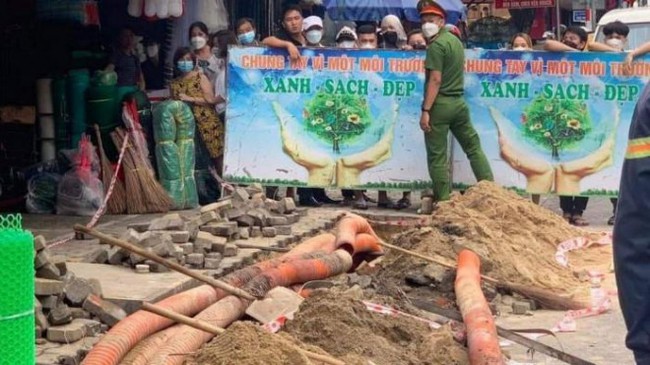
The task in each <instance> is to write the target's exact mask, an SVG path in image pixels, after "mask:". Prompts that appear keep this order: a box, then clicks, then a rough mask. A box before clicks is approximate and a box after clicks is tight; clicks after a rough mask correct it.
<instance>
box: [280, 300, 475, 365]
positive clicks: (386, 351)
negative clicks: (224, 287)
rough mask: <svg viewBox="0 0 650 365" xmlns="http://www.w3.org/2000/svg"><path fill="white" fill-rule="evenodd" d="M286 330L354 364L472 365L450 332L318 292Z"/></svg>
mask: <svg viewBox="0 0 650 365" xmlns="http://www.w3.org/2000/svg"><path fill="white" fill-rule="evenodd" d="M285 330H286V331H287V332H288V333H290V334H291V335H293V336H295V337H296V338H298V339H299V340H301V341H302V342H304V343H309V344H312V345H316V346H318V347H320V348H322V349H323V350H325V351H327V352H328V353H330V354H332V355H334V356H336V357H338V358H340V359H342V360H344V361H346V363H349V364H352V365H361V364H363V365H367V364H369V362H368V360H370V361H372V362H373V363H375V364H377V365H392V364H414V365H415V364H445V365H454V364H468V360H467V354H466V350H465V349H464V348H463V347H462V346H461V345H459V344H458V343H456V342H455V341H454V340H453V338H452V335H451V331H449V330H446V329H441V330H435V331H434V330H431V329H430V328H429V326H428V325H427V324H425V323H423V322H419V321H417V320H415V319H411V318H408V317H399V318H397V317H391V316H386V315H382V314H378V313H373V312H370V311H368V310H367V309H366V307H365V305H364V304H363V303H361V302H360V301H359V300H358V299H354V298H352V297H350V296H347V295H344V294H341V293H338V292H336V291H317V292H315V293H314V294H313V296H311V297H310V298H308V299H307V300H306V301H305V302H304V303H303V304H302V305H301V307H300V312H298V313H297V314H296V318H295V319H294V320H291V321H289V322H288V323H287V325H286V327H285Z"/></svg>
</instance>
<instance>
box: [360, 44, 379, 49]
mask: <svg viewBox="0 0 650 365" xmlns="http://www.w3.org/2000/svg"><path fill="white" fill-rule="evenodd" d="M361 48H363V49H375V48H376V47H375V46H373V45H372V43H363V44H361Z"/></svg>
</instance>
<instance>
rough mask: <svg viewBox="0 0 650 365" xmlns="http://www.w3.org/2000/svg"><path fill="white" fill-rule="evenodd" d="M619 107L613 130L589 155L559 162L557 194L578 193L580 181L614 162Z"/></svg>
mask: <svg viewBox="0 0 650 365" xmlns="http://www.w3.org/2000/svg"><path fill="white" fill-rule="evenodd" d="M620 114H621V112H620V109H617V110H616V114H615V116H614V127H613V132H612V133H610V135H609V136H608V138H607V139H606V140H605V142H604V143H603V144H602V145H601V146H600V148H598V149H597V150H596V151H594V152H593V153H592V154H590V155H589V156H585V157H583V158H579V159H577V160H573V161H570V162H565V163H562V164H560V165H559V166H557V167H556V168H555V186H556V190H557V193H558V194H561V195H579V194H580V193H581V191H580V181H581V180H582V179H583V178H585V177H587V176H589V175H593V174H595V173H597V172H600V171H601V170H603V169H604V168H607V167H609V166H612V165H613V164H614V147H615V145H616V130H617V129H618V124H619V123H620Z"/></svg>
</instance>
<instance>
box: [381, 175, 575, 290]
mask: <svg viewBox="0 0 650 365" xmlns="http://www.w3.org/2000/svg"><path fill="white" fill-rule="evenodd" d="M584 234H585V231H583V230H581V229H578V228H575V227H573V226H571V225H569V224H568V223H567V222H566V221H564V219H562V218H561V217H560V216H558V215H557V214H555V213H553V212H551V211H550V210H548V209H546V208H543V207H540V206H538V205H535V204H533V203H531V202H530V201H529V200H527V199H524V198H522V197H520V196H518V195H517V194H515V193H513V192H511V191H508V190H505V189H503V188H501V187H499V186H497V185H496V184H494V183H491V182H481V183H479V184H477V185H476V186H474V187H472V188H471V189H469V190H467V191H466V192H465V194H464V195H458V196H455V197H453V198H452V199H451V200H450V201H448V202H445V203H442V204H440V206H439V207H438V209H437V210H436V211H435V212H434V213H433V215H432V223H431V226H430V227H425V228H422V229H415V230H410V231H407V232H404V233H402V234H399V235H397V236H395V237H394V241H395V243H396V244H398V245H400V246H402V247H405V248H409V249H412V250H414V251H416V252H419V253H422V254H426V255H431V256H436V255H438V256H443V257H445V258H448V259H450V260H449V261H450V262H455V260H456V256H457V254H458V252H460V250H461V249H463V248H469V249H471V250H473V251H475V252H476V253H477V254H479V255H480V256H481V264H482V269H481V271H482V272H483V273H484V274H486V275H489V276H492V277H495V278H497V279H501V280H506V281H510V282H513V283H517V284H523V285H534V286H536V287H540V288H546V289H552V290H554V291H556V292H564V293H575V290H576V287H577V286H579V281H578V280H577V279H576V278H575V277H574V275H573V273H572V271H571V270H570V269H567V268H563V267H562V266H560V265H558V264H557V263H556V261H555V258H554V255H555V251H556V246H557V244H559V243H560V242H562V241H565V240H567V239H570V238H573V237H577V236H581V235H584ZM426 265H427V263H426V262H423V261H422V260H419V259H413V258H410V257H404V255H401V254H395V253H389V255H388V256H387V257H386V259H385V260H384V264H383V265H382V266H383V267H384V270H383V271H384V272H383V273H381V274H380V275H382V276H384V277H392V278H397V277H404V275H405V274H406V273H407V272H409V271H411V270H414V269H419V268H423V267H425V266H426Z"/></svg>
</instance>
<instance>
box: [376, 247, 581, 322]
mask: <svg viewBox="0 0 650 365" xmlns="http://www.w3.org/2000/svg"><path fill="white" fill-rule="evenodd" d="M379 244H380V245H382V246H384V247H386V248H389V249H391V250H395V251H398V252H401V253H404V254H406V255H409V256H413V257H417V258H420V259H422V260H425V261H429V262H431V263H434V264H437V265H440V266H444V267H446V268H449V269H453V270H456V264H451V263H448V262H445V261H444V260H443V259H440V258H434V257H431V256H426V255H422V254H420V253H417V252H413V251H411V250H407V249H405V248H402V247H399V246H395V245H391V244H390V243H388V242H385V241H384V240H381V239H380V240H379ZM481 279H483V280H485V281H486V282H488V283H490V284H492V285H495V286H498V287H501V288H503V289H506V290H510V291H513V292H517V293H519V294H521V295H523V296H524V297H527V298H530V299H533V300H536V301H537V302H539V304H540V305H541V306H542V307H544V308H546V309H555V310H567V309H571V310H576V309H583V308H585V307H586V304H584V303H580V302H578V301H575V300H573V299H570V298H565V297H562V296H559V295H557V294H555V293H553V292H551V291H549V290H545V289H540V288H535V287H531V286H524V285H518V284H514V283H508V282H505V281H501V280H497V279H495V278H492V277H489V276H485V275H481Z"/></svg>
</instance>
